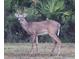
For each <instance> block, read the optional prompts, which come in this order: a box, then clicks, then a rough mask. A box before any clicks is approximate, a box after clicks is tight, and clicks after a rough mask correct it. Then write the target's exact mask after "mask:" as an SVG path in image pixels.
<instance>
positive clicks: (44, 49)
mask: <svg viewBox="0 0 79 59" xmlns="http://www.w3.org/2000/svg"><path fill="white" fill-rule="evenodd" d="M38 47H39V53H40V54H37V55H32V54H31V55H30V54H28V51H30V49H31V44H30V43H5V45H4V59H75V44H74V43H63V44H62V48H61V54H60V56H56V55H51V53H50V52H51V50H52V48H53V44H52V43H39V45H38Z"/></svg>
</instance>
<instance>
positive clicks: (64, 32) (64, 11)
mask: <svg viewBox="0 0 79 59" xmlns="http://www.w3.org/2000/svg"><path fill="white" fill-rule="evenodd" d="M17 9H20V10H25V13H28V16H27V19H28V20H27V21H28V22H29V21H43V20H46V18H49V19H51V20H56V21H58V22H59V23H61V32H60V36H59V37H60V38H61V40H62V42H75V0H4V12H5V13H4V16H5V17H4V20H5V21H4V23H5V24H4V28H5V29H4V34H5V37H4V38H5V39H4V41H5V42H17V43H18V42H30V41H31V38H30V35H29V34H28V33H27V32H25V31H24V30H23V29H22V27H21V25H20V23H19V22H18V20H17V19H16V18H15V16H14V13H15V12H16V10H17ZM39 42H51V38H50V37H49V36H48V35H43V36H39Z"/></svg>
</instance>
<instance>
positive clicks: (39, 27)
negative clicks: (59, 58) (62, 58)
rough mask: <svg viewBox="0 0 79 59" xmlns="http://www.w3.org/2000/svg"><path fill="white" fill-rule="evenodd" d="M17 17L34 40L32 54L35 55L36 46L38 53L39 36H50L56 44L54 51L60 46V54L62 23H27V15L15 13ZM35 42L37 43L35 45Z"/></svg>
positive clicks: (50, 21) (47, 21) (49, 21)
mask: <svg viewBox="0 0 79 59" xmlns="http://www.w3.org/2000/svg"><path fill="white" fill-rule="evenodd" d="M15 16H16V17H17V18H18V20H19V22H20V24H21V26H22V28H23V29H24V30H25V31H26V32H27V33H28V34H30V35H31V38H32V50H31V52H32V53H34V50H33V49H34V46H36V50H37V52H38V36H39V35H44V34H48V35H49V36H50V37H51V38H52V41H53V43H54V47H53V49H52V51H54V50H55V48H56V46H57V44H58V52H57V55H59V54H60V48H61V40H60V39H59V38H58V36H59V32H60V23H58V22H56V21H54V20H46V21H40V22H27V19H25V17H26V16H27V14H25V13H21V12H18V13H15ZM34 42H35V43H34Z"/></svg>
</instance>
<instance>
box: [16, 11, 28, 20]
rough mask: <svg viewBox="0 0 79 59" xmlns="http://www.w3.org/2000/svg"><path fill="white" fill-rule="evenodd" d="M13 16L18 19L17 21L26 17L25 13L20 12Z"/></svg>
mask: <svg viewBox="0 0 79 59" xmlns="http://www.w3.org/2000/svg"><path fill="white" fill-rule="evenodd" d="M15 16H16V17H17V18H18V20H22V19H23V18H25V17H26V16H27V14H26V13H22V12H21V11H18V10H17V12H16V13H15Z"/></svg>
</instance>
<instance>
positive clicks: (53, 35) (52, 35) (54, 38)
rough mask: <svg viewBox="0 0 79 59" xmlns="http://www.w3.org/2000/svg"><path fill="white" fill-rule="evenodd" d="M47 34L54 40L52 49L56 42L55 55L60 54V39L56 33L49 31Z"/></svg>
mask: <svg viewBox="0 0 79 59" xmlns="http://www.w3.org/2000/svg"><path fill="white" fill-rule="evenodd" d="M49 36H50V37H51V38H52V40H54V41H55V42H56V44H55V46H54V50H55V48H56V46H57V44H58V52H57V56H59V55H60V48H61V40H60V39H59V38H58V37H57V35H56V34H53V33H49Z"/></svg>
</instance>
